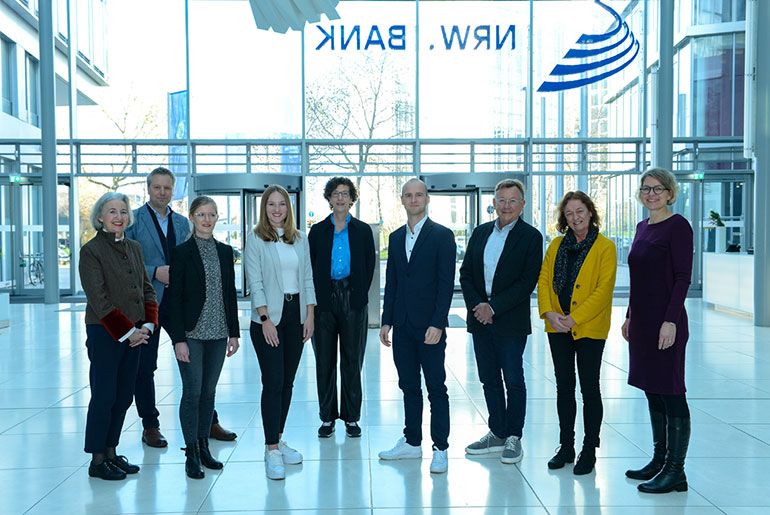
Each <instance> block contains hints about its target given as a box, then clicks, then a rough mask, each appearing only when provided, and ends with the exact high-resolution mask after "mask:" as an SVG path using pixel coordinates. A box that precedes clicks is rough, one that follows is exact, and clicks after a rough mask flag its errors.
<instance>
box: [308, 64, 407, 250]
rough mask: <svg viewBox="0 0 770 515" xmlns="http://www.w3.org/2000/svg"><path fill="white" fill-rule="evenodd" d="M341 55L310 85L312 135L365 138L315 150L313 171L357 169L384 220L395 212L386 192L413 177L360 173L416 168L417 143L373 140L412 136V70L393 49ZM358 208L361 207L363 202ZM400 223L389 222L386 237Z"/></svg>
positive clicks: (358, 180)
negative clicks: (389, 210) (386, 204)
mask: <svg viewBox="0 0 770 515" xmlns="http://www.w3.org/2000/svg"><path fill="white" fill-rule="evenodd" d="M338 60H339V62H338V65H337V66H334V67H330V72H328V73H324V74H322V75H320V76H319V77H317V78H316V79H315V80H313V81H311V82H310V83H309V84H308V86H307V89H306V93H305V95H306V96H305V98H306V101H305V102H306V103H305V118H306V123H307V127H306V132H307V136H308V138H310V139H324V140H336V141H339V140H351V139H354V140H359V141H361V143H360V144H357V145H346V144H344V143H332V144H331V145H323V146H321V147H320V148H318V151H317V152H316V151H313V152H311V155H310V161H309V167H310V171H311V172H330V173H341V174H351V175H353V174H355V175H356V177H355V179H354V180H355V182H356V186H357V188H358V189H359V191H360V190H361V189H362V188H361V186H362V182H363V183H365V185H366V188H364V190H365V191H366V192H367V193H369V192H371V193H372V194H373V196H374V204H375V206H374V208H375V212H376V216H377V218H378V221H380V222H382V221H384V220H386V219H388V218H390V217H388V216H386V213H385V212H384V209H383V198H384V197H388V198H393V196H396V197H397V196H398V195H399V194H400V190H401V185H402V184H403V183H404V182H405V181H406V180H408V178H405V177H398V176H396V177H392V176H391V177H383V176H379V175H372V176H369V177H362V175H358V174H365V173H367V172H368V173H373V174H375V173H377V172H378V171H380V170H382V172H383V173H388V174H392V173H394V172H396V173H405V172H406V173H408V172H410V171H412V170H413V163H412V152H411V146H407V145H398V144H395V143H394V144H392V145H388V144H375V143H373V142H372V140H375V139H393V138H397V139H398V138H410V137H412V136H413V134H414V104H413V102H411V100H410V94H409V93H408V87H407V86H406V85H405V84H404V83H403V82H402V81H401V80H400V79H399V78H400V77H402V76H406V75H407V74H406V70H405V66H403V65H402V64H400V61H398V60H396V59H395V58H394V57H393V56H392V54H391V53H389V52H360V53H357V54H346V55H345V56H344V57H342V56H341V57H338ZM351 61H352V62H351ZM356 209H357V210H359V209H360V203H359V204H357V205H356ZM356 214H357V215H358V214H359V213H358V212H357V213H356ZM389 225H392V224H389ZM394 228H395V227H392V228H391V227H386V226H384V227H383V231H381V233H380V234H381V237H382V238H383V239H384V240H383V241H386V240H387V235H388V234H389V233H390V232H391V231H392V230H393V229H394Z"/></svg>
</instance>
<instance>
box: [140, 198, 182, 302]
mask: <svg viewBox="0 0 770 515" xmlns="http://www.w3.org/2000/svg"><path fill="white" fill-rule="evenodd" d="M151 217H152V215H150V212H149V211H147V204H143V205H142V206H141V207H138V208H136V209H134V224H133V225H132V226H131V227H129V228H128V229H126V237H128V238H129V239H131V240H136V241H138V242H139V244H140V245H141V246H142V254H144V268H145V269H147V276H148V277H149V278H150V279H151V280H152V287H153V288H155V294H156V295H157V296H158V304H160V302H161V301H162V300H163V293H164V292H165V291H166V285H165V284H163V283H162V282H160V281H159V280H157V279H155V269H156V268H157V267H159V266H164V265H165V264H166V256H165V255H164V254H163V244H162V243H161V242H160V238H159V237H158V231H157V229H155V224H154V223H153V222H152V218H151ZM171 223H173V224H174V235H175V236H176V244H177V245H179V244H181V243H184V242H185V240H187V237H188V236H189V235H190V221H189V220H188V219H187V218H185V217H184V216H182V215H180V214H179V213H175V212H173V211H172V212H171Z"/></svg>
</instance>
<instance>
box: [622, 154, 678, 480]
mask: <svg viewBox="0 0 770 515" xmlns="http://www.w3.org/2000/svg"><path fill="white" fill-rule="evenodd" d="M640 183H641V187H640V188H639V193H638V197H637V198H638V199H639V201H640V202H641V203H642V204H643V205H644V207H646V208H647V209H648V210H649V212H650V217H649V218H648V219H646V220H643V221H641V222H639V224H638V225H637V226H636V236H635V237H634V243H633V245H632V246H631V252H630V253H629V254H628V270H629V272H630V275H631V292H630V296H629V300H628V311H627V313H626V321H625V323H624V324H623V328H622V331H623V338H625V339H626V340H627V341H628V343H629V345H628V350H629V366H628V384H630V385H631V386H636V387H637V388H640V389H642V390H644V392H645V395H646V396H647V401H648V403H649V408H650V421H651V422H652V437H653V442H654V453H653V456H652V461H650V463H648V464H647V465H646V466H644V467H643V468H641V469H638V470H628V471H626V476H628V477H629V478H631V479H641V480H646V481H647V482H646V483H641V484H639V486H638V488H639V490H640V491H642V492H648V493H666V492H671V491H673V490H676V491H678V492H681V491H685V490H687V477H686V476H685V474H684V460H685V457H686V455H687V447H688V445H689V443H690V410H689V408H688V407H687V399H686V398H685V391H686V389H685V386H684V361H685V360H684V355H685V347H686V345H687V338H688V336H689V332H688V329H687V312H686V311H685V309H684V301H685V298H686V297H687V289H688V288H689V286H690V277H691V275H692V259H693V237H692V227H690V224H689V223H688V222H687V220H685V219H684V218H683V217H682V216H680V215H675V214H673V213H672V212H671V210H670V209H669V206H671V205H673V204H674V202H675V201H676V197H677V194H678V193H679V185H678V184H677V182H676V179H675V178H674V175H673V174H672V173H671V172H669V171H668V170H664V169H662V168H651V169H649V170H647V171H646V172H644V174H642V177H641V181H640Z"/></svg>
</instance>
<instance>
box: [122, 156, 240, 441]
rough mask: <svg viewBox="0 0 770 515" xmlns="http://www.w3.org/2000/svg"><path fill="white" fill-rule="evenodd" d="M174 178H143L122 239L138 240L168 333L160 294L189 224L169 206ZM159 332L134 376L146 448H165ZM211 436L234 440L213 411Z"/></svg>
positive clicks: (159, 174)
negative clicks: (159, 403) (142, 195)
mask: <svg viewBox="0 0 770 515" xmlns="http://www.w3.org/2000/svg"><path fill="white" fill-rule="evenodd" d="M175 182H176V178H175V177H174V174H173V173H172V172H171V170H169V169H168V168H164V167H162V166H161V167H158V168H155V169H154V170H153V171H152V172H150V174H149V175H148V176H147V193H148V195H149V197H150V200H149V201H148V202H147V203H146V204H144V205H143V206H141V207H139V208H137V209H135V210H134V224H133V225H132V226H131V227H129V228H128V229H127V230H126V236H127V237H128V238H130V239H132V240H136V241H138V242H139V243H140V244H141V246H142V253H143V254H144V265H145V268H146V269H147V275H148V276H149V277H150V279H151V280H152V285H153V287H154V288H155V293H156V295H157V297H158V304H159V313H158V315H159V316H158V318H159V321H160V325H161V326H162V327H163V329H166V332H168V329H167V327H168V306H167V304H166V303H167V298H166V297H165V296H164V292H165V290H166V288H167V287H168V272H169V263H170V259H171V249H172V248H174V247H176V246H177V245H178V244H180V243H183V242H184V241H185V240H187V238H188V236H189V234H190V222H189V221H188V220H187V218H185V217H184V216H183V215H180V214H179V213H175V212H174V211H172V210H171V207H169V203H170V202H171V199H172V198H173V195H174V183H175ZM159 341H160V331H154V332H153V333H152V335H151V336H150V338H149V340H148V341H147V344H146V345H143V346H142V353H141V357H140V361H139V371H138V373H137V376H136V391H135V393H134V401H135V402H136V410H137V412H138V413H139V416H140V417H141V419H142V426H143V427H144V431H142V441H143V442H144V443H146V444H147V445H149V446H150V447H166V446H167V445H168V442H167V441H166V439H165V438H164V436H163V434H162V433H161V432H160V421H159V420H158V417H159V415H160V414H159V412H158V409H157V407H156V406H155V370H156V369H157V368H158V344H159ZM211 436H212V437H214V438H217V439H219V440H234V439H235V437H236V435H235V433H233V432H231V431H227V430H225V429H223V428H222V426H220V425H219V421H218V419H217V414H216V411H214V419H213V422H212V431H211Z"/></svg>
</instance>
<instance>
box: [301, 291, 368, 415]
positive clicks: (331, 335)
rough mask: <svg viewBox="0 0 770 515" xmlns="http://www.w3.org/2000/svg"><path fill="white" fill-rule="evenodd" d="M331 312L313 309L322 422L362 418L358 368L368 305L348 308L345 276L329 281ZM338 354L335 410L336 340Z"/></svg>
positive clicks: (317, 379) (364, 336)
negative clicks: (330, 282) (330, 285)
mask: <svg viewBox="0 0 770 515" xmlns="http://www.w3.org/2000/svg"><path fill="white" fill-rule="evenodd" d="M331 307H332V309H331V311H318V310H316V312H315V331H314V333H313V350H314V351H315V360H316V365H315V369H316V382H317V386H318V403H319V405H320V412H319V415H320V417H321V420H322V421H323V422H332V421H333V420H336V419H337V418H341V419H342V420H344V421H345V422H358V420H359V419H360V418H361V401H362V399H363V394H362V393H361V368H362V367H363V365H364V352H365V350H366V330H367V326H368V324H369V313H368V312H367V306H364V307H363V308H362V309H351V307H350V285H349V282H348V279H347V278H346V279H342V280H340V281H332V296H331ZM338 340H339V354H340V376H341V384H340V397H341V401H340V405H339V410H337V341H338Z"/></svg>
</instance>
